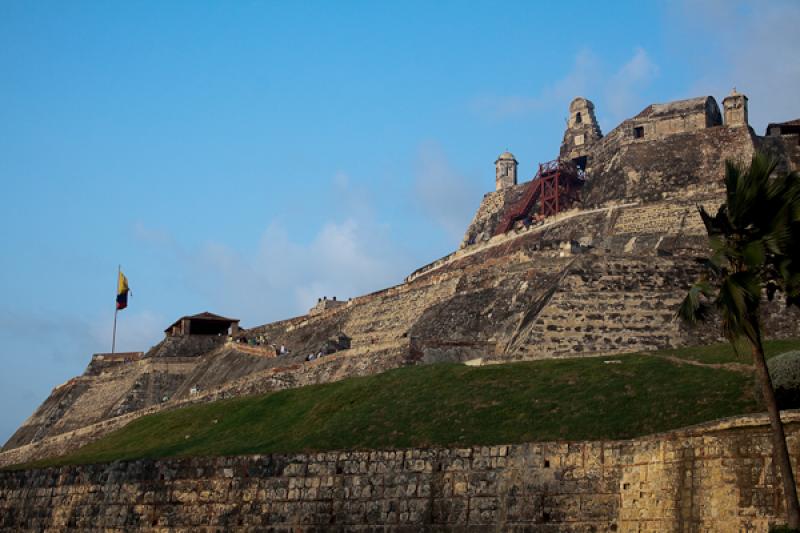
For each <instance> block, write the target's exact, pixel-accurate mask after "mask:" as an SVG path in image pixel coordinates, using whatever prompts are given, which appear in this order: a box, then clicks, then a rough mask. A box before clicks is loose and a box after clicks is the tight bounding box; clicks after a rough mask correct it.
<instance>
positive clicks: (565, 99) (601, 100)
mask: <svg viewBox="0 0 800 533" xmlns="http://www.w3.org/2000/svg"><path fill="white" fill-rule="evenodd" d="M658 73H659V67H658V65H657V64H656V63H655V62H654V61H653V59H652V58H651V57H650V55H649V54H648V53H647V51H646V50H645V49H644V48H642V47H636V48H634V49H633V52H632V55H631V56H630V58H629V59H628V60H626V61H625V62H624V63H622V64H621V65H618V66H613V65H607V64H605V63H604V62H603V61H602V59H601V58H599V57H598V56H597V55H596V54H595V53H594V52H593V51H592V50H590V49H583V50H580V51H579V52H578V53H577V54H576V55H575V59H574V61H573V64H572V67H571V69H570V70H569V72H567V73H566V74H565V75H564V77H562V78H560V79H558V80H556V81H555V82H553V83H551V84H549V85H546V86H545V87H544V88H543V89H542V90H541V91H539V93H538V94H536V95H534V96H520V95H506V96H501V97H496V96H491V97H487V96H484V97H480V98H477V99H476V100H475V101H474V102H473V108H474V110H475V111H477V112H479V113H480V114H482V115H484V116H486V117H487V118H490V119H495V120H496V119H505V118H513V117H517V116H521V115H527V114H530V113H534V112H538V111H547V110H550V109H553V108H556V109H563V110H564V113H565V114H566V112H567V106H568V105H569V102H571V101H572V99H573V98H575V97H577V96H583V97H586V98H589V99H590V100H592V101H593V102H594V103H595V105H597V106H598V108H599V109H602V110H603V112H604V113H605V114H606V118H607V120H609V121H611V122H613V125H614V126H616V124H617V123H618V122H620V121H621V120H623V119H625V118H627V117H628V116H630V115H632V114H634V113H636V112H638V111H640V110H641V108H642V107H644V105H645V104H644V103H643V102H644V98H643V97H642V96H641V95H642V94H643V93H644V92H645V91H646V90H647V89H648V87H650V86H651V84H652V82H653V81H654V80H655V79H656V78H657V77H658Z"/></svg>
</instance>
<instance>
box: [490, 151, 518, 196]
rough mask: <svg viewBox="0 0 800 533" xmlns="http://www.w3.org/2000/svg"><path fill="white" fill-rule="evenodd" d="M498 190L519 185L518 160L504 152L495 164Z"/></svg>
mask: <svg viewBox="0 0 800 533" xmlns="http://www.w3.org/2000/svg"><path fill="white" fill-rule="evenodd" d="M494 165H495V177H494V179H495V188H496V190H498V191H499V190H501V189H505V188H507V187H513V186H514V185H516V184H517V160H516V159H514V154H512V153H511V152H503V153H502V154H500V156H499V157H498V158H497V161H495V162H494Z"/></svg>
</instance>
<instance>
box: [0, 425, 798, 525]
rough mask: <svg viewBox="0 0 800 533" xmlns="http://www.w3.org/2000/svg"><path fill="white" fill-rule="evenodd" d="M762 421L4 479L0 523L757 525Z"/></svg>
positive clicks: (771, 479) (147, 463)
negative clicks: (647, 433)
mask: <svg viewBox="0 0 800 533" xmlns="http://www.w3.org/2000/svg"><path fill="white" fill-rule="evenodd" d="M784 418H785V420H786V421H787V422H788V424H787V430H788V433H787V434H788V436H789V448H790V452H791V456H792V459H793V461H794V462H795V463H796V461H797V459H798V457H800V413H791V414H790V413H785V415H784ZM768 427H769V426H768V423H767V421H766V419H765V417H739V418H736V419H730V420H725V421H720V422H717V423H712V424H705V425H703V426H697V427H694V428H689V429H687V430H682V431H676V432H671V433H666V434H661V435H654V436H652V437H647V438H641V439H635V440H628V441H614V442H545V443H529V444H516V445H495V446H476V447H471V448H451V449H447V448H437V449H408V450H384V451H342V452H324V453H310V454H292V455H281V454H271V455H258V456H244V457H227V458H193V459H169V460H158V461H154V460H141V461H129V462H116V463H112V464H106V465H86V466H70V467H62V468H51V469H44V470H28V471H17V472H9V471H4V472H0V530H2V531H69V530H87V531H89V530H105V531H115V530H116V531H190V530H191V531H196V530H206V531H214V530H243V531H303V532H305V531H386V532H402V531H487V530H491V531H547V532H577V531H582V532H583V531H598V532H599V531H621V532H625V531H637V532H639V531H652V532H670V531H675V532H679V531H715V532H739V531H748V532H750V531H753V532H755V531H767V529H768V527H769V525H770V524H774V523H780V522H783V519H784V514H785V512H784V509H783V498H782V492H781V491H782V488H781V484H780V479H779V477H778V474H777V470H776V469H775V468H774V465H773V460H772V452H771V445H770V438H769V430H768Z"/></svg>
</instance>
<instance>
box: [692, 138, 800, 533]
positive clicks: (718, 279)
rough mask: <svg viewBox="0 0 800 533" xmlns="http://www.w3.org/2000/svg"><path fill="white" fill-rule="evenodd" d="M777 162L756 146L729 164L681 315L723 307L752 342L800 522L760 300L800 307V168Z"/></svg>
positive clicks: (791, 517) (795, 522)
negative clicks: (780, 169) (705, 252)
mask: <svg viewBox="0 0 800 533" xmlns="http://www.w3.org/2000/svg"><path fill="white" fill-rule="evenodd" d="M775 167H776V161H775V160H774V159H772V158H770V157H768V156H767V155H765V154H762V153H756V154H755V155H754V156H753V159H752V161H751V163H750V166H749V167H744V166H740V165H737V164H735V163H732V162H731V161H727V162H726V163H725V186H726V189H727V193H726V198H725V203H723V204H722V205H721V206H720V208H719V210H718V211H717V214H716V215H714V216H711V215H710V214H709V213H708V212H707V211H706V210H705V209H703V207H702V206H698V210H699V211H700V216H701V218H702V219H703V223H704V224H705V227H706V231H707V232H708V237H709V242H710V246H711V251H712V253H711V256H710V257H708V258H707V259H703V260H702V261H701V262H702V263H703V264H704V265H705V267H706V272H705V274H704V275H703V277H702V278H701V279H700V280H699V281H697V282H696V283H695V284H694V285H693V286H692V287H691V289H690V290H689V292H688V294H687V295H686V298H685V299H684V301H683V303H682V304H681V307H680V309H679V310H678V316H679V317H681V318H682V319H684V320H686V321H688V322H689V323H693V324H694V323H697V322H699V321H704V320H705V319H706V318H708V317H709V316H710V314H711V312H712V311H716V312H717V314H718V316H719V317H720V319H721V323H722V331H723V333H724V335H725V337H726V338H728V340H729V341H730V342H731V343H732V344H733V345H734V349H735V348H736V346H737V343H746V344H748V345H749V347H750V349H751V351H752V355H753V365H754V367H755V370H756V374H757V376H758V379H759V383H760V385H761V392H762V394H763V396H764V403H765V404H766V406H767V411H768V412H769V419H770V425H771V427H772V445H773V450H774V454H775V458H776V459H777V461H778V468H779V470H780V473H781V479H782V481H783V492H784V497H785V499H786V510H787V514H788V525H789V527H790V528H800V505H798V500H797V489H796V487H795V481H794V475H793V473H792V465H791V462H790V460H789V450H788V448H787V446H786V436H785V435H784V431H783V424H782V423H781V419H780V412H779V411H778V405H777V403H776V401H775V392H774V391H773V388H772V381H771V380H770V377H769V371H768V369H767V363H766V360H765V358H764V348H763V345H762V336H761V327H760V324H759V313H758V310H759V305H760V303H761V301H762V299H763V296H764V295H766V296H767V298H768V299H769V300H772V299H773V298H774V297H775V296H776V294H779V295H781V297H782V298H784V299H785V301H786V305H787V306H792V305H798V306H800V174H798V173H797V172H792V173H789V174H784V175H776V176H772V174H773V173H774V172H775Z"/></svg>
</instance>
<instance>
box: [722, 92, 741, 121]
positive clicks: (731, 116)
mask: <svg viewBox="0 0 800 533" xmlns="http://www.w3.org/2000/svg"><path fill="white" fill-rule="evenodd" d="M722 108H723V109H724V110H725V125H726V126H747V97H746V96H745V95H743V94H742V93H737V92H736V87H734V88H733V90H732V91H731V94H729V95H728V96H726V97H725V98H724V99H723V100H722Z"/></svg>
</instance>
